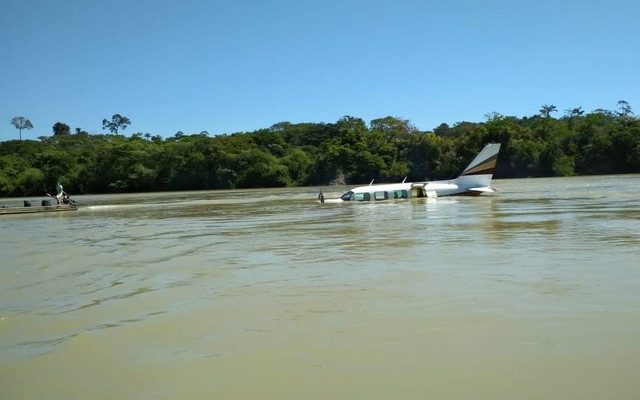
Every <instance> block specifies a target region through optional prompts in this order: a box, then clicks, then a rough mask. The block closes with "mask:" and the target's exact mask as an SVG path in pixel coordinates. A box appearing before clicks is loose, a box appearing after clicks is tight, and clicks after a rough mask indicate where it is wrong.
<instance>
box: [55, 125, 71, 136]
mask: <svg viewBox="0 0 640 400" xmlns="http://www.w3.org/2000/svg"><path fill="white" fill-rule="evenodd" d="M53 134H54V135H69V134H71V128H69V125H67V124H65V123H62V122H56V123H55V124H53Z"/></svg>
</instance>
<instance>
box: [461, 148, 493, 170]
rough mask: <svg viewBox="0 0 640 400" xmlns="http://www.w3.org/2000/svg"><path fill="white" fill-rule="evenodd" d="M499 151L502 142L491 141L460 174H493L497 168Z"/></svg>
mask: <svg viewBox="0 0 640 400" xmlns="http://www.w3.org/2000/svg"><path fill="white" fill-rule="evenodd" d="M498 151H500V143H490V144H488V145H486V146H485V147H484V149H482V151H481V152H480V153H478V155H477V156H476V157H475V158H474V159H473V161H471V163H470V164H469V165H468V166H467V168H466V169H465V170H464V171H463V172H462V174H460V176H466V175H493V173H494V172H495V170H496V161H497V160H498Z"/></svg>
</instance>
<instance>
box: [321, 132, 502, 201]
mask: <svg viewBox="0 0 640 400" xmlns="http://www.w3.org/2000/svg"><path fill="white" fill-rule="evenodd" d="M499 151H500V144H499V143H489V144H487V145H485V146H484V148H483V149H482V150H481V151H480V153H478V155H476V157H475V158H474V159H473V160H472V161H471V163H470V164H469V165H468V166H467V168H465V169H464V171H462V174H460V176H458V177H457V178H455V179H451V180H446V181H426V182H404V181H402V182H401V183H390V184H381V185H373V184H370V185H368V186H358V187H356V188H353V189H351V190H350V191H348V192H347V193H345V194H343V195H342V196H340V197H339V198H337V199H325V198H324V194H323V193H322V191H320V194H319V195H318V200H319V201H320V202H322V203H325V202H326V203H342V202H347V201H383V200H393V199H410V198H414V197H438V196H452V195H475V196H477V195H480V194H484V193H491V192H495V190H494V189H493V188H492V187H491V178H492V177H493V171H494V169H495V166H496V161H497V158H498V152H499Z"/></svg>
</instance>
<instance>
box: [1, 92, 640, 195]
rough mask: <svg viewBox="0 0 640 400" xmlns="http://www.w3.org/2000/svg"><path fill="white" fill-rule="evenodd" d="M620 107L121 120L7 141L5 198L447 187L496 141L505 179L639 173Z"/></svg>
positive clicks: (638, 144) (499, 173) (639, 146)
mask: <svg viewBox="0 0 640 400" xmlns="http://www.w3.org/2000/svg"><path fill="white" fill-rule="evenodd" d="M618 107H619V110H618V111H617V112H611V111H606V110H596V111H593V112H591V113H584V112H583V111H582V109H581V108H580V107H576V108H574V109H571V110H567V113H566V114H565V116H563V117H562V118H560V119H555V118H553V117H552V116H551V113H552V112H553V111H555V106H543V110H542V111H544V113H543V114H544V117H543V116H540V115H535V116H532V117H524V118H516V117H509V116H502V115H500V114H499V113H496V112H494V113H490V114H488V115H487V120H486V122H482V123H472V122H460V123H457V124H454V125H453V126H449V125H447V124H441V125H440V126H438V127H437V128H436V129H434V132H420V131H418V130H416V128H415V127H413V126H412V125H411V124H410V122H409V121H407V120H403V119H400V118H396V117H391V116H387V117H384V118H379V119H375V120H373V121H371V123H370V124H369V126H367V124H366V123H365V121H363V120H362V119H360V118H357V117H351V116H345V117H342V118H340V119H339V120H338V121H336V122H335V123H329V124H326V123H320V124H315V123H300V124H292V123H289V122H280V123H277V124H274V125H273V126H271V127H270V128H269V129H260V130H257V131H254V132H246V133H235V134H231V135H218V136H213V137H210V136H209V135H207V134H206V133H204V132H200V133H197V134H194V135H187V134H185V133H183V132H178V133H177V134H176V135H175V136H172V137H170V138H167V139H164V140H163V139H162V137H160V136H158V135H152V134H150V133H147V134H142V133H136V134H134V135H132V136H131V137H129V138H127V137H124V136H119V135H117V132H118V129H121V128H124V127H126V125H127V124H128V123H129V121H128V119H127V118H126V117H122V116H118V115H114V118H115V119H113V118H112V120H111V121H107V120H105V121H106V125H105V127H106V128H109V130H111V131H112V132H113V134H103V135H92V134H88V133H87V132H84V131H82V130H80V129H78V130H77V131H76V134H68V126H67V125H66V124H63V123H57V124H56V125H54V132H58V133H57V134H54V135H53V136H51V137H46V138H43V139H42V140H41V141H33V140H26V141H18V140H13V141H6V142H2V143H0V196H22V195H43V194H44V192H45V191H48V192H52V191H53V190H54V187H55V184H56V182H57V181H59V182H60V183H62V185H63V186H64V187H65V190H66V191H68V192H69V193H109V192H143V191H162V190H193V189H224V188H240V187H269V186H291V185H318V184H322V185H326V184H327V183H329V182H343V183H347V184H358V183H368V182H369V181H371V179H375V180H376V181H377V182H384V181H387V182H388V181H394V182H396V181H399V180H402V179H404V178H405V177H407V180H408V181H420V180H424V179H431V180H434V179H447V178H452V177H455V176H457V175H458V174H459V173H460V172H461V171H462V169H463V168H464V167H465V166H466V165H467V164H468V163H469V161H470V160H471V159H472V158H473V157H474V156H475V155H476V154H477V152H478V151H479V150H480V149H481V148H482V147H483V146H484V145H485V144H486V143H489V142H499V143H502V150H501V152H500V155H499V160H498V166H497V170H496V177H499V178H509V177H528V176H568V175H574V174H599V173H634V172H640V120H638V119H637V118H635V117H634V116H633V113H632V111H631V107H630V106H629V105H628V104H625V103H624V102H623V103H619V104H618ZM118 117H119V118H118ZM119 122H124V123H126V124H124V125H122V124H119ZM112 128H113V129H112Z"/></svg>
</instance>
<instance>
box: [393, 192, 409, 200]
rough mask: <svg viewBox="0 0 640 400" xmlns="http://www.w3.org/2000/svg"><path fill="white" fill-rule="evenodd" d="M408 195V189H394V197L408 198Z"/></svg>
mask: <svg viewBox="0 0 640 400" xmlns="http://www.w3.org/2000/svg"><path fill="white" fill-rule="evenodd" d="M407 197H408V193H407V191H406V190H394V191H393V198H394V199H406V198H407Z"/></svg>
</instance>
